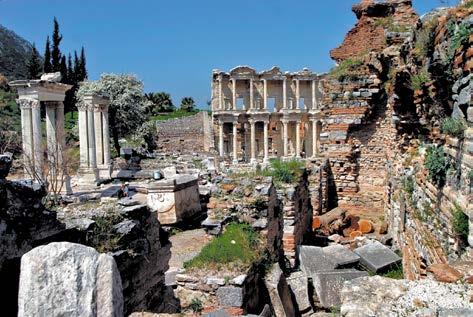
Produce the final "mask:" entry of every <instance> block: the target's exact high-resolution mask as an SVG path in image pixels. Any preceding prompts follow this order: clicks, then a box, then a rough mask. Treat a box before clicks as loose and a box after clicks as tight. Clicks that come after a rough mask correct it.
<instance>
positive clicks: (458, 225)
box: [451, 203, 469, 240]
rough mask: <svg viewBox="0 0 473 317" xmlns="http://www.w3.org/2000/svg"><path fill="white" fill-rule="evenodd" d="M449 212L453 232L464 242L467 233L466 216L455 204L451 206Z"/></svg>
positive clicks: (467, 219)
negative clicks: (450, 213)
mask: <svg viewBox="0 0 473 317" xmlns="http://www.w3.org/2000/svg"><path fill="white" fill-rule="evenodd" d="M451 212H452V217H453V221H452V226H453V231H454V232H455V233H456V234H457V235H458V236H460V237H461V238H462V239H464V240H466V239H467V238H468V233H469V225H468V222H469V218H468V216H467V215H466V214H465V213H464V212H463V209H462V208H461V207H460V206H459V205H458V204H457V203H455V204H454V205H453V208H452V209H451Z"/></svg>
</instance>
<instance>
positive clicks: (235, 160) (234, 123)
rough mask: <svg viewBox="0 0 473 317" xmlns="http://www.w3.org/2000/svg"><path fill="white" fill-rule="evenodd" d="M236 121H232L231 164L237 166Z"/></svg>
mask: <svg viewBox="0 0 473 317" xmlns="http://www.w3.org/2000/svg"><path fill="white" fill-rule="evenodd" d="M237 128H238V121H233V131H232V133H233V164H238V130H237Z"/></svg>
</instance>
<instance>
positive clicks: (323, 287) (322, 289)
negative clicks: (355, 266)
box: [312, 269, 368, 308]
mask: <svg viewBox="0 0 473 317" xmlns="http://www.w3.org/2000/svg"><path fill="white" fill-rule="evenodd" d="M363 276H368V273H367V272H363V271H357V270H351V269H349V270H336V271H328V272H319V273H317V274H315V275H313V276H312V283H313V286H314V290H315V293H316V294H317V298H318V301H319V306H320V307H323V308H332V307H338V306H340V304H341V300H340V292H341V290H342V288H343V283H344V282H345V281H349V280H352V279H355V278H358V277H363Z"/></svg>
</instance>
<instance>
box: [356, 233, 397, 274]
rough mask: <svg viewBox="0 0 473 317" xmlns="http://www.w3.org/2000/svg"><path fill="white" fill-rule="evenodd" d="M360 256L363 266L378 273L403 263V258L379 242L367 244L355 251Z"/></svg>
mask: <svg viewBox="0 0 473 317" xmlns="http://www.w3.org/2000/svg"><path fill="white" fill-rule="evenodd" d="M354 252H355V253H356V254H357V255H359V256H360V263H361V265H362V266H364V267H365V268H367V269H368V270H370V271H371V272H374V273H377V272H380V271H383V270H385V269H387V268H389V267H390V266H392V265H394V264H396V263H398V262H400V261H401V258H400V257H399V256H398V255H397V254H396V253H394V252H393V251H391V249H389V248H388V247H386V246H385V245H383V244H381V243H380V242H378V241H374V242H372V243H369V244H366V245H364V246H361V247H359V248H357V249H355V250H354Z"/></svg>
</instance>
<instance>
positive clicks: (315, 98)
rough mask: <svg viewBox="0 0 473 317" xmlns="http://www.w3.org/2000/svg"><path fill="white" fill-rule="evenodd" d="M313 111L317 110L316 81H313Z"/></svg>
mask: <svg viewBox="0 0 473 317" xmlns="http://www.w3.org/2000/svg"><path fill="white" fill-rule="evenodd" d="M312 109H313V110H316V109H317V96H316V94H315V80H312Z"/></svg>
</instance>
